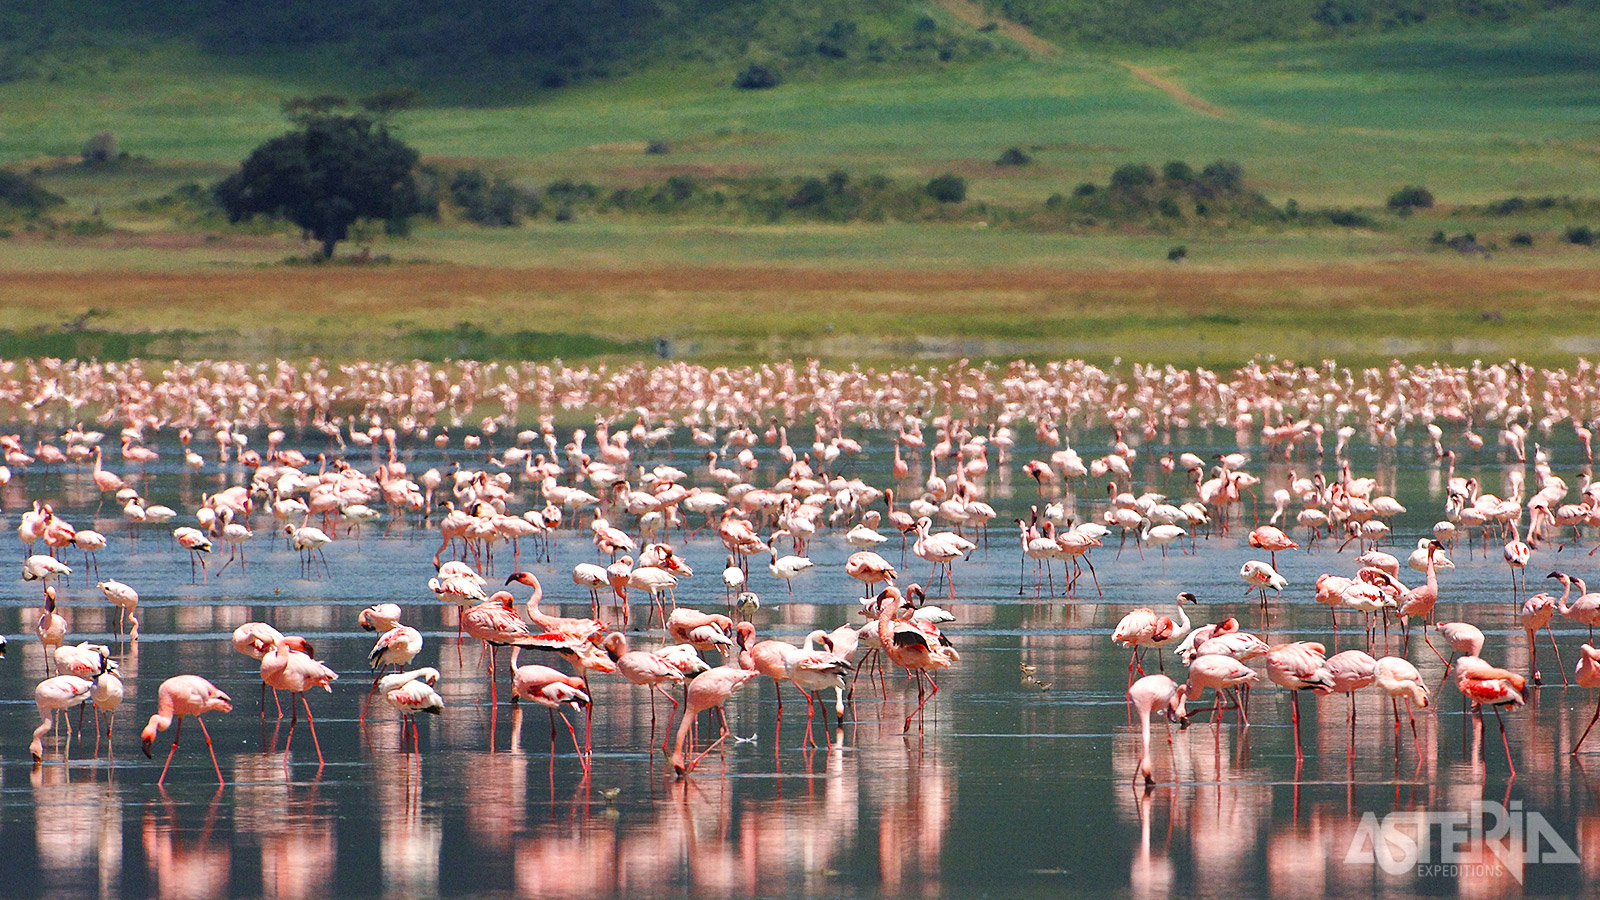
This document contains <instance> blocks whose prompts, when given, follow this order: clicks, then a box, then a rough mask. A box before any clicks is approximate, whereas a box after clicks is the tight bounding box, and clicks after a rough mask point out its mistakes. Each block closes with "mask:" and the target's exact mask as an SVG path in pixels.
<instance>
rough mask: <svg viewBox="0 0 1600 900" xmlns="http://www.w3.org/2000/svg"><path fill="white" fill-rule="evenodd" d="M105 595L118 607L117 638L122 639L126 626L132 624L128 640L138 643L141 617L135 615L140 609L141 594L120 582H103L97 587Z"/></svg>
mask: <svg viewBox="0 0 1600 900" xmlns="http://www.w3.org/2000/svg"><path fill="white" fill-rule="evenodd" d="M95 587H98V588H99V589H100V593H102V594H104V595H105V597H106V599H107V600H109V601H111V602H112V603H113V604H115V605H116V607H117V611H118V616H117V638H118V639H119V640H120V639H121V638H122V629H123V626H124V625H127V624H130V623H131V625H132V628H131V629H129V631H128V640H129V641H132V642H134V643H137V642H138V640H139V617H138V616H137V615H135V614H134V613H135V612H136V611H137V610H138V609H139V592H138V591H136V590H134V589H133V588H131V587H129V586H128V585H125V584H123V583H122V582H120V581H102V582H100V583H99V584H97V585H95Z"/></svg>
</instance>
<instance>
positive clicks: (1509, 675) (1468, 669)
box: [1456, 656, 1527, 777]
mask: <svg viewBox="0 0 1600 900" xmlns="http://www.w3.org/2000/svg"><path fill="white" fill-rule="evenodd" d="M1526 687H1527V683H1526V682H1525V681H1524V680H1523V678H1522V676H1521V675H1518V674H1517V673H1515V672H1508V671H1506V670H1505V669H1498V668H1495V667H1494V666H1491V665H1489V664H1488V663H1487V662H1484V660H1483V659H1482V658H1480V657H1477V656H1463V657H1461V658H1460V659H1458V660H1456V690H1459V691H1460V692H1461V695H1462V696H1463V697H1465V698H1467V699H1468V700H1470V701H1472V705H1473V708H1475V709H1477V710H1479V715H1480V716H1481V715H1482V709H1483V704H1485V703H1487V704H1489V705H1490V706H1491V707H1493V708H1494V718H1495V721H1496V722H1498V723H1499V724H1500V743H1501V744H1502V745H1503V746H1504V747H1505V750H1506V765H1507V766H1509V767H1510V769H1511V775H1512V776H1513V777H1515V776H1516V774H1517V764H1516V763H1515V762H1512V760H1511V742H1510V741H1509V740H1508V739H1507V738H1506V723H1505V720H1504V719H1502V718H1500V707H1502V706H1511V707H1516V706H1520V705H1522V692H1523V690H1525V689H1526Z"/></svg>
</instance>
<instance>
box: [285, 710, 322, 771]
mask: <svg viewBox="0 0 1600 900" xmlns="http://www.w3.org/2000/svg"><path fill="white" fill-rule="evenodd" d="M300 703H301V705H302V706H304V707H305V708H306V725H307V726H308V727H309V728H310V729H311V746H313V747H315V748H317V765H319V766H320V765H323V762H322V742H321V741H319V740H317V720H316V719H313V718H311V701H310V700H307V699H306V695H305V692H304V691H302V692H301V693H300ZM289 705H290V706H293V705H294V701H293V700H290V701H289Z"/></svg>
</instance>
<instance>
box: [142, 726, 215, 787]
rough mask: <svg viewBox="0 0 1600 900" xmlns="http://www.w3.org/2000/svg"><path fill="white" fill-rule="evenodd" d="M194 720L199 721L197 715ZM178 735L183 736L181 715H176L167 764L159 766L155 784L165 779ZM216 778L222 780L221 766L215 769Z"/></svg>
mask: <svg viewBox="0 0 1600 900" xmlns="http://www.w3.org/2000/svg"><path fill="white" fill-rule="evenodd" d="M195 721H197V722H198V721H200V719H199V717H198V716H196V717H195ZM180 737H183V716H179V717H178V724H177V725H175V726H173V729H172V749H171V750H168V751H167V764H166V765H165V766H162V767H161V777H160V778H157V779H156V784H157V785H160V784H161V783H162V782H164V781H166V780H167V767H168V766H171V765H172V754H174V753H177V752H178V738H180ZM209 743H210V741H207V744H209ZM217 780H218V781H221V780H222V769H221V767H218V769H217Z"/></svg>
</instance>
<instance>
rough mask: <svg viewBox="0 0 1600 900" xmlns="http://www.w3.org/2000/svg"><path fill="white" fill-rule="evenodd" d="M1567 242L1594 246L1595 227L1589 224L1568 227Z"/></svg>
mask: <svg viewBox="0 0 1600 900" xmlns="http://www.w3.org/2000/svg"><path fill="white" fill-rule="evenodd" d="M1567 243H1569V244H1579V245H1582V246H1584V247H1593V246H1594V229H1592V228H1590V227H1589V226H1587V225H1574V226H1573V227H1571V228H1568V229H1567Z"/></svg>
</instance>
